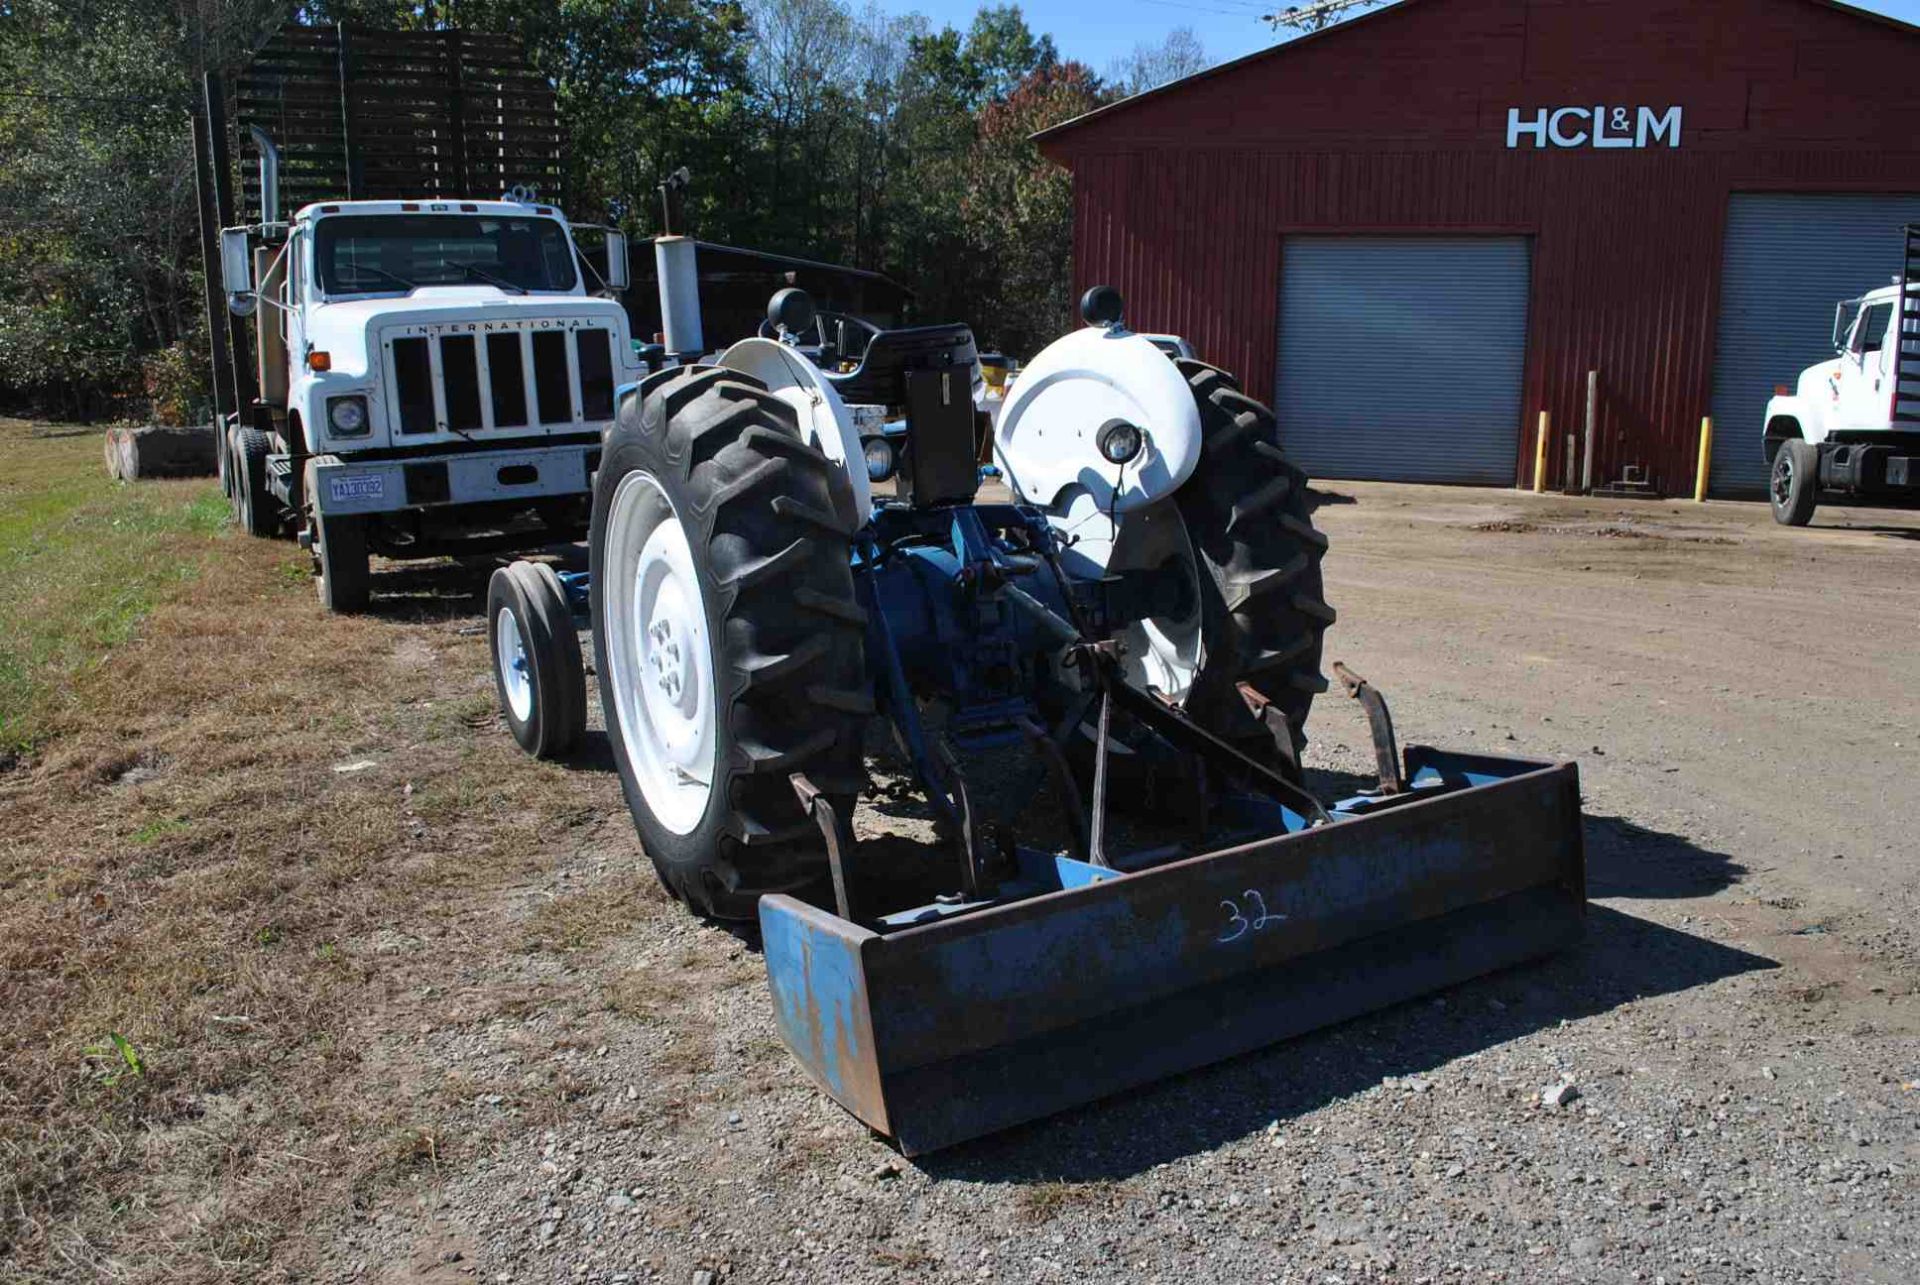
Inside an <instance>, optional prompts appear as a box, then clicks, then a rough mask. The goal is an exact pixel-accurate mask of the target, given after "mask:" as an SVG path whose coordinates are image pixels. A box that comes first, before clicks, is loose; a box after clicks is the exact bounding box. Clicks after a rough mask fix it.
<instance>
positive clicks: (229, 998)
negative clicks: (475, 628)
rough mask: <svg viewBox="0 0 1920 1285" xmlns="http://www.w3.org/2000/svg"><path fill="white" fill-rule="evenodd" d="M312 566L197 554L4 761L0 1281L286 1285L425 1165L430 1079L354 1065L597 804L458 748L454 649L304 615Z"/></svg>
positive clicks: (491, 738)
mask: <svg viewBox="0 0 1920 1285" xmlns="http://www.w3.org/2000/svg"><path fill="white" fill-rule="evenodd" d="M303 561H304V555H301V554H299V553H298V552H297V551H296V550H295V549H293V548H292V546H290V545H285V544H268V543H264V542H259V541H251V540H247V539H244V538H242V537H240V536H238V535H236V534H231V533H229V534H226V535H222V536H215V537H209V538H208V543H207V547H206V549H205V550H204V553H203V557H202V559H201V561H200V562H199V564H198V565H199V568H200V576H199V578H198V579H197V580H192V579H184V580H183V579H179V578H176V579H175V580H174V581H173V582H172V583H171V584H168V585H164V586H162V587H161V588H160V589H158V590H157V591H156V592H157V594H158V596H157V598H156V601H157V602H158V605H157V606H155V607H154V608H153V609H152V610H151V612H150V614H149V615H147V617H146V619H145V624H144V625H143V626H142V627H141V628H140V629H139V631H138V632H137V633H134V634H131V635H129V637H128V638H126V639H125V640H123V641H121V642H119V643H118V644H117V645H116V649H115V650H114V651H113V653H112V662H111V664H109V665H79V666H74V667H71V668H68V669H64V670H62V671H61V672H60V675H59V678H60V681H59V683H58V696H57V699H56V700H54V701H53V702H52V703H51V705H49V706H46V708H50V709H52V710H53V713H52V714H51V715H49V716H48V717H47V720H46V722H45V724H44V728H45V730H44V733H42V734H41V735H39V736H38V737H37V740H38V748H37V750H36V751H35V752H34V755H33V757H31V758H29V759H28V760H25V761H23V762H21V763H19V764H17V765H16V766H14V767H13V768H12V769H11V770H5V771H0V1280H7V1279H21V1280H26V1279H32V1280H59V1279H71V1280H100V1279H122V1278H132V1277H141V1278H146V1279H155V1280H167V1281H176V1280H178V1281H201V1280H205V1281H214V1280H222V1281H228V1280H230V1281H242V1280H244V1281H250V1282H251V1281H260V1280H274V1279H294V1278H298V1277H300V1276H301V1275H303V1274H304V1273H303V1272H302V1269H301V1266H300V1265H301V1262H302V1254H303V1246H302V1242H301V1241H300V1240H299V1238H298V1235H297V1233H298V1232H299V1230H300V1229H301V1228H302V1227H303V1225H305V1224H306V1223H307V1222H308V1221H309V1220H311V1219H314V1218H316V1217H319V1216H321V1215H322V1214H324V1213H327V1212H329V1211H338V1210H340V1209H342V1208H344V1207H347V1206H349V1205H352V1204H355V1203H364V1202H366V1201H367V1200H369V1199H371V1198H372V1195H373V1193H375V1192H376V1191H377V1190H378V1189H379V1188H380V1186H381V1185H382V1184H384V1183H386V1182H388V1181H391V1180H392V1179H393V1178H394V1177H396V1176H397V1175H402V1174H408V1173H419V1172H421V1171H423V1170H425V1171H429V1172H431V1171H436V1170H437V1169H438V1168H439V1167H440V1166H443V1165H446V1164H448V1163H449V1160H450V1158H451V1157H450V1154H449V1147H448V1145H447V1144H446V1142H445V1139H444V1135H443V1133H442V1131H441V1123H440V1122H441V1120H442V1119H443V1117H444V1115H445V1112H446V1110H447V1103H446V1101H445V1100H444V1094H443V1093H442V1091H441V1090H440V1088H439V1083H440V1081H439V1077H438V1069H437V1068H427V1069H426V1070H424V1071H423V1070H422V1069H421V1068H419V1067H414V1066H409V1065H407V1063H406V1062H405V1060H404V1059H403V1058H395V1057H393V1056H379V1057H376V1056H371V1055H370V1054H369V1052H368V1050H369V1049H371V1048H373V1047H374V1046H375V1045H376V1044H377V1043H378V1042H379V1037H380V1036H381V1035H382V1034H383V1033H385V1032H391V1031H393V1030H396V1029H410V1028H411V1024H412V1023H417V1022H419V1021H420V1018H421V1017H422V1016H423V1015H425V1014H424V1013H423V1012H416V1011H413V1010H414V1009H415V1008H418V1007H420V1006H421V1005H423V1004H426V1003H428V1001H423V1000H421V999H420V998H419V996H420V995H421V994H422V993H425V992H426V991H427V986H426V985H425V984H423V983H438V986H439V989H440V990H441V992H442V993H444V992H445V991H446V990H447V989H449V988H450V987H451V986H453V985H454V983H451V982H450V979H457V977H458V975H459V971H460V969H462V968H463V967H467V966H469V965H470V964H471V962H472V960H473V959H474V958H475V957H476V956H478V955H481V954H483V953H485V952H486V951H489V950H497V949H498V948H499V946H498V941H499V939H500V937H501V935H502V934H504V933H505V931H506V925H505V924H504V923H496V924H493V925H491V926H490V927H488V926H485V925H483V926H482V927H481V928H477V929H469V930H468V931H467V932H466V934H465V935H462V932H461V931H459V930H458V929H456V927H455V926H454V924H455V921H456V919H457V916H456V915H454V914H453V913H451V912H452V911H453V910H455V909H457V908H458V907H460V906H462V905H469V906H478V907H481V908H482V909H481V910H480V911H477V912H476V914H485V913H494V914H495V916H496V918H498V914H497V912H495V911H492V910H490V909H488V908H491V907H496V906H497V905H498V904H499V903H500V901H501V900H502V899H501V898H500V897H499V896H498V895H497V890H498V889H499V888H500V887H501V886H502V884H503V883H505V882H507V881H510V880H513V879H516V878H525V877H527V876H528V875H529V874H530V873H531V872H532V871H535V870H537V869H539V868H540V867H541V866H542V864H543V863H549V862H551V861H552V860H554V854H555V853H556V852H558V851H561V850H563V849H564V848H565V846H566V840H565V831H566V825H567V819H568V818H569V817H573V816H578V815H580V814H581V813H582V811H583V810H584V809H587V808H588V807H589V806H590V805H592V806H598V807H601V808H602V809H604V805H605V803H606V800H605V799H604V798H601V797H599V792H602V791H604V789H605V788H606V787H605V783H604V782H603V781H601V780H599V779H598V778H595V777H593V776H591V775H584V774H573V773H568V772H565V771H564V770H561V769H557V768H549V767H544V766H541V765H536V764H532V763H530V762H527V761H525V760H523V759H521V758H519V757H518V755H517V752H516V751H515V750H514V749H513V748H512V745H511V742H510V741H509V740H508V739H507V738H506V737H505V736H504V734H503V733H501V732H499V731H498V730H497V729H493V728H491V727H488V728H487V730H485V731H482V732H479V733H476V732H475V730H474V726H473V725H474V723H475V721H476V719H477V718H478V715H479V713H480V712H481V711H482V710H484V709H485V708H487V707H488V706H489V705H490V699H489V698H488V697H487V696H486V691H487V686H486V683H487V678H486V668H485V659H484V650H483V647H482V644H481V643H480V642H479V641H477V640H475V639H472V638H464V637H462V636H461V635H460V633H459V630H458V627H457V624H456V623H453V622H449V621H447V620H446V619H445V618H444V617H442V619H440V620H437V621H436V620H429V621H427V622H425V623H416V624H411V625H405V624H399V623H396V622H394V621H391V620H381V619H375V618H361V619H339V618H331V617H327V616H325V615H323V614H322V613H321V612H320V610H319V608H318V606H317V604H316V603H315V602H314V598H313V594H312V591H311V589H310V588H309V587H308V585H307V583H306V580H305V577H304V575H303V574H302V573H301V566H302V563H303ZM363 759H371V760H373V761H374V763H375V764H376V766H375V767H373V768H371V769H367V770H364V771H359V772H352V773H339V772H336V771H334V770H333V769H334V767H335V766H336V765H340V764H344V763H348V762H353V761H357V760H363ZM607 895H608V896H609V897H611V896H613V895H614V894H613V893H612V892H611V891H610V892H609V893H608V894H607ZM553 914H554V916H555V924H554V926H555V933H556V937H557V938H558V939H559V940H561V941H585V940H587V939H589V938H597V937H599V936H603V935H604V934H605V933H606V932H607V931H609V930H610V927H611V925H612V924H613V922H614V917H615V914H616V912H615V910H614V909H613V907H612V905H611V904H610V903H609V904H600V903H598V902H595V901H594V900H593V899H592V898H589V899H587V900H585V901H583V902H582V903H581V904H580V905H577V906H569V907H568V908H567V909H565V910H559V909H556V910H555V911H554V912H553ZM415 940H418V941H420V942H427V943H430V946H422V947H421V948H418V949H400V948H395V947H392V946H391V945H390V943H391V942H393V941H400V942H402V943H404V942H407V941H415ZM115 1037H118V1040H117V1041H116V1039H115ZM565 1093H566V1086H555V1091H554V1092H553V1093H552V1094H550V1095H547V1096H549V1097H552V1098H555V1099H558V1100H564V1097H565Z"/></svg>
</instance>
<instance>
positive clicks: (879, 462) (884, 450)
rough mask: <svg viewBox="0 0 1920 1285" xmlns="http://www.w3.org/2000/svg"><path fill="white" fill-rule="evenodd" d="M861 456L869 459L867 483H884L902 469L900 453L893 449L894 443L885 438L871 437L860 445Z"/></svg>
mask: <svg viewBox="0 0 1920 1285" xmlns="http://www.w3.org/2000/svg"><path fill="white" fill-rule="evenodd" d="M860 451H861V454H863V455H865V456H866V457H867V481H869V482H884V481H886V480H887V479H888V478H890V477H892V476H893V475H894V473H895V471H897V470H898V469H899V467H900V453H899V452H898V451H896V450H894V449H893V443H892V442H889V441H888V440H887V439H886V438H884V437H869V438H867V439H865V440H864V441H862V442H861V443H860Z"/></svg>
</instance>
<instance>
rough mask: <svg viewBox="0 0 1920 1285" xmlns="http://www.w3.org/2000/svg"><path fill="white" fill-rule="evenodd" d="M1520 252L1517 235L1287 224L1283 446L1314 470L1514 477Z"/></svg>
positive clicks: (1439, 477)
mask: <svg viewBox="0 0 1920 1285" xmlns="http://www.w3.org/2000/svg"><path fill="white" fill-rule="evenodd" d="M1527 260H1528V254H1527V240H1526V238H1525V237H1496V236H1487V237H1454V236H1419V237H1370V236H1363V237H1341V236H1294V237H1288V238H1287V239H1286V244H1285V249H1284V252H1283V258H1282V262H1281V275H1282V285H1281V288H1280V358H1279V372H1280V373H1279V378H1278V381H1277V382H1278V387H1277V388H1276V389H1275V390H1274V396H1273V406H1274V411H1275V413H1276V414H1277V415H1278V416H1279V419H1280V423H1281V425H1282V429H1281V445H1282V446H1283V447H1284V448H1285V449H1286V452H1287V455H1288V456H1289V458H1291V459H1292V460H1293V462H1294V463H1296V464H1298V465H1299V466H1300V467H1301V468H1303V469H1305V470H1306V471H1307V473H1308V475H1309V476H1311V477H1328V478H1389V479H1394V480H1398V481H1409V482H1478V483H1494V484H1501V485H1504V484H1505V483H1507V482H1510V481H1512V479H1513V474H1514V451H1515V446H1516V443H1515V439H1514V433H1513V426H1514V425H1515V424H1516V423H1518V422H1519V419H1520V383H1521V377H1522V374H1523V371H1522V356H1523V354H1524V353H1525V352H1526V347H1527V279H1528V272H1527Z"/></svg>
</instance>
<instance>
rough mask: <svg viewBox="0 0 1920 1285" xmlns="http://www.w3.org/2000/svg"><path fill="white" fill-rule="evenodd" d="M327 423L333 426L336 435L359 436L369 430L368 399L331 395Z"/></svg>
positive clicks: (328, 402)
mask: <svg viewBox="0 0 1920 1285" xmlns="http://www.w3.org/2000/svg"><path fill="white" fill-rule="evenodd" d="M327 423H328V425H329V426H331V427H332V429H333V435H334V436H335V437H359V436H360V435H361V434H363V433H365V432H366V431H367V399H366V398H364V397H329V398H328V399H327Z"/></svg>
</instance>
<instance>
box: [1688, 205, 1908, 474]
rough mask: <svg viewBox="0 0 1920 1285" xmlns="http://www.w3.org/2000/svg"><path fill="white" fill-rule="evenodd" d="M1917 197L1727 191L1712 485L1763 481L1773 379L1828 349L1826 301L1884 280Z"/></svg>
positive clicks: (1896, 261)
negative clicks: (1764, 442) (1763, 436)
mask: <svg viewBox="0 0 1920 1285" xmlns="http://www.w3.org/2000/svg"><path fill="white" fill-rule="evenodd" d="M1908 223H1920V196H1905V197H1901V196H1824V195H1823V196H1803V195H1792V194H1785V193H1778V192H1766V193H1757V192H1736V193H1735V194H1734V196H1733V200H1732V202H1731V204H1730V205H1729V207H1728V210H1727V239H1726V251H1725V256H1724V258H1723V261H1722V267H1721V274H1720V326H1719V339H1718V343H1717V344H1716V351H1715V356H1714V365H1713V423H1714V437H1713V471H1712V479H1713V492H1714V494H1715V495H1744V496H1755V495H1759V494H1760V493H1761V492H1762V491H1763V490H1764V489H1765V487H1766V484H1767V464H1766V458H1765V456H1764V455H1763V454H1762V453H1761V433H1762V430H1763V429H1764V428H1765V425H1764V423H1763V422H1762V421H1763V420H1764V419H1765V416H1766V410H1767V399H1768V398H1769V397H1771V396H1772V395H1773V390H1774V387H1775V385H1785V386H1787V387H1789V388H1791V387H1793V386H1794V385H1795V383H1796V381H1797V380H1798V378H1799V375H1800V372H1801V371H1802V370H1803V369H1805V368H1806V367H1808V366H1811V365H1813V364H1814V363H1815V362H1821V361H1825V360H1827V359H1828V358H1829V357H1831V356H1833V345H1832V342H1831V341H1832V337H1833V306H1834V304H1836V303H1838V302H1839V301H1840V300H1842V299H1853V298H1858V297H1859V296H1860V295H1863V294H1865V293H1866V292H1867V291H1869V290H1873V289H1877V288H1878V287H1880V286H1884V285H1886V284H1888V283H1889V282H1890V281H1891V280H1892V279H1893V278H1894V277H1896V276H1898V275H1899V273H1900V268H1901V265H1902V263H1903V261H1904V259H1905V255H1906V237H1905V236H1904V235H1903V234H1902V232H1901V229H1902V228H1903V227H1904V226H1905V225H1906V224H1908Z"/></svg>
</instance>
